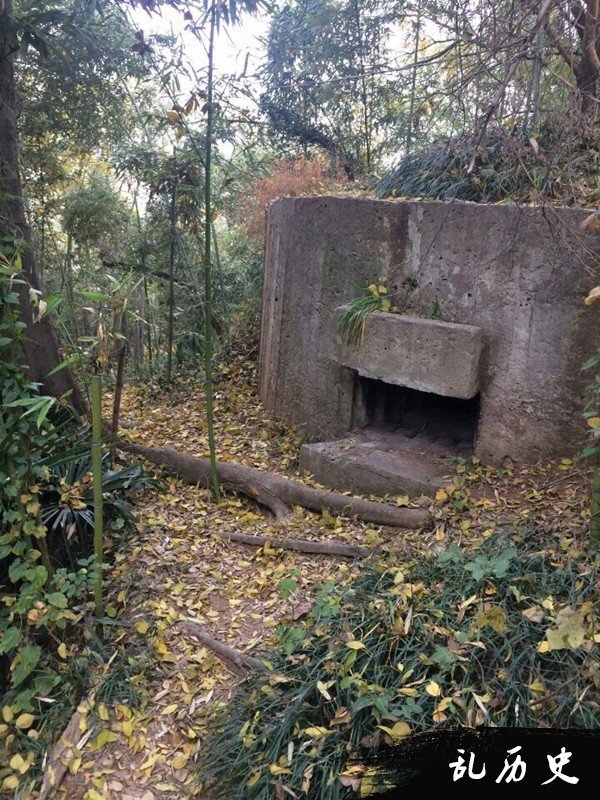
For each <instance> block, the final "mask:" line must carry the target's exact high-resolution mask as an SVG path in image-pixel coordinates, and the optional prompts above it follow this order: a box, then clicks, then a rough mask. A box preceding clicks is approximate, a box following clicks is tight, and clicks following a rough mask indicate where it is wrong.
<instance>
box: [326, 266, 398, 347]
mask: <svg viewBox="0 0 600 800" xmlns="http://www.w3.org/2000/svg"><path fill="white" fill-rule="evenodd" d="M386 281H387V278H380V279H379V283H372V284H370V285H369V286H366V287H363V288H362V289H361V293H360V294H359V295H358V297H355V298H354V299H353V300H350V301H349V302H348V303H347V307H346V310H345V311H344V313H343V314H342V316H341V317H340V321H339V326H340V328H341V329H342V331H344V333H345V336H346V342H347V343H348V345H349V346H351V347H360V346H361V345H362V342H363V339H364V336H365V324H366V321H367V316H368V315H369V314H372V313H373V312H374V311H392V312H395V313H397V312H399V310H400V309H399V308H397V307H396V306H392V301H391V299H390V295H389V293H388V288H387V286H386V285H385V284H386Z"/></svg>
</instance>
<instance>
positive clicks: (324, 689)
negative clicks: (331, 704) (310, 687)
mask: <svg viewBox="0 0 600 800" xmlns="http://www.w3.org/2000/svg"><path fill="white" fill-rule="evenodd" d="M317 689H318V690H319V692H320V693H321V694H322V695H323V697H324V698H325V700H331V695H330V694H329V692H328V691H327V687H326V686H325V684H324V683H323V682H322V681H317Z"/></svg>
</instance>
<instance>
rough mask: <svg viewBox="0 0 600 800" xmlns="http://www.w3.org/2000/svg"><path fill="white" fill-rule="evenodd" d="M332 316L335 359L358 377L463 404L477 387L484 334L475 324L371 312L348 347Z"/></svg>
mask: <svg viewBox="0 0 600 800" xmlns="http://www.w3.org/2000/svg"><path fill="white" fill-rule="evenodd" d="M345 309H346V306H341V307H340V308H337V309H336V312H335V314H334V323H333V324H334V326H335V327H334V331H332V340H333V343H334V345H333V353H332V356H333V359H334V360H335V361H337V362H338V364H342V365H343V366H345V367H350V368H351V369H355V370H356V371H357V372H358V374H359V375H363V376H364V377H366V378H374V379H376V380H380V381H384V382H385V383H392V384H395V385H397V386H406V387H407V388H409V389H417V390H418V391H420V392H431V393H433V394H439V395H443V396H444V397H458V398H462V399H465V400H468V399H470V398H471V397H475V395H476V394H477V392H478V391H479V389H480V374H481V356H482V352H483V335H482V331H481V328H478V327H475V326H474V325H459V324H455V323H452V322H440V321H439V320H436V319H425V318H424V317H410V316H404V315H402V314H387V313H384V312H375V313H373V314H369V315H368V316H367V318H366V324H365V335H364V339H363V342H362V344H361V345H356V346H355V347H350V346H348V344H347V343H346V340H345V331H343V330H341V329H340V326H339V320H340V317H341V315H342V313H343V312H344V310H345Z"/></svg>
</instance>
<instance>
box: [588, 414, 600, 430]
mask: <svg viewBox="0 0 600 800" xmlns="http://www.w3.org/2000/svg"><path fill="white" fill-rule="evenodd" d="M587 424H588V425H589V426H590V428H598V427H600V417H589V418H588V421H587Z"/></svg>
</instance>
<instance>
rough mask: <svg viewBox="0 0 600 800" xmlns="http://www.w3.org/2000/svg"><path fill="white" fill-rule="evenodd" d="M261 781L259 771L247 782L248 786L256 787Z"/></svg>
mask: <svg viewBox="0 0 600 800" xmlns="http://www.w3.org/2000/svg"><path fill="white" fill-rule="evenodd" d="M259 779H260V770H257V771H256V772H255V773H254V774H253V775H251V776H250V777H249V778H248V780H247V782H246V786H254V784H255V783H258V781H259Z"/></svg>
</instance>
